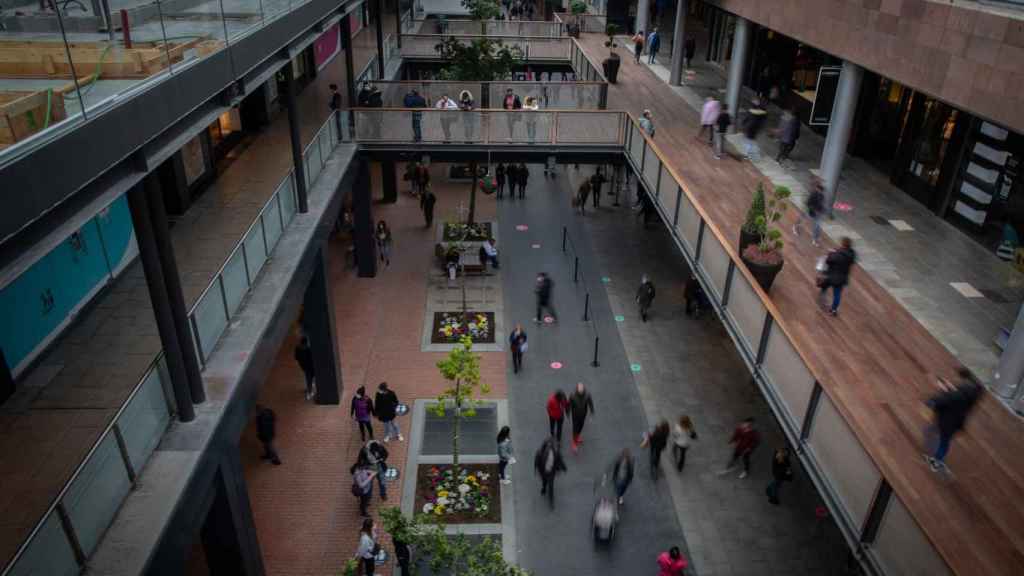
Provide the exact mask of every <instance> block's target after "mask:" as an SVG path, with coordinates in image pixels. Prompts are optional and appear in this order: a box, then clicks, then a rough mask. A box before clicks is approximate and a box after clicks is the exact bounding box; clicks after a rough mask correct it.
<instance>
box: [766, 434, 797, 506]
mask: <svg viewBox="0 0 1024 576" xmlns="http://www.w3.org/2000/svg"><path fill="white" fill-rule="evenodd" d="M792 479H793V467H792V466H791V465H790V463H789V450H787V449H785V448H776V449H775V455H774V456H772V481H771V482H769V483H768V488H766V489H765V493H766V494H768V501H769V502H771V503H772V504H774V505H776V506H778V505H779V488H781V487H782V483H783V482H789V481H790V480H792Z"/></svg>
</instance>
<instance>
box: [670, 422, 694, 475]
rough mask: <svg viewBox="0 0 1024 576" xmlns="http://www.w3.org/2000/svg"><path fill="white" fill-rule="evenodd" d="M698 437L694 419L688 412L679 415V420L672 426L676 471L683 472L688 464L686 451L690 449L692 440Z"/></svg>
mask: <svg viewBox="0 0 1024 576" xmlns="http://www.w3.org/2000/svg"><path fill="white" fill-rule="evenodd" d="M696 439H697V430H696V429H694V427H693V421H692V420H690V417H689V416H687V415H686V414H683V415H682V416H680V417H679V421H678V422H676V423H675V424H674V425H673V426H672V454H673V455H674V456H675V459H676V471H678V472H682V471H683V467H684V466H686V452H687V450H689V449H690V442H691V441H692V440H696Z"/></svg>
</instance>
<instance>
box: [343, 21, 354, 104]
mask: <svg viewBox="0 0 1024 576" xmlns="http://www.w3.org/2000/svg"><path fill="white" fill-rule="evenodd" d="M341 48H342V49H343V50H344V51H345V94H346V95H347V96H348V100H347V101H346V102H345V105H346V106H348V107H349V108H351V107H352V106H355V104H356V72H355V64H353V62H352V13H348V14H345V16H344V17H342V19H341Z"/></svg>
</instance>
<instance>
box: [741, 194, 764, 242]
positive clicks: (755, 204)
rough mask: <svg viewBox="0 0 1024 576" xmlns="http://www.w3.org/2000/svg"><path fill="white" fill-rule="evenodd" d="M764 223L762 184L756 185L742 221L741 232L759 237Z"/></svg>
mask: <svg viewBox="0 0 1024 576" xmlns="http://www.w3.org/2000/svg"><path fill="white" fill-rule="evenodd" d="M764 222H765V221H764V184H761V183H758V184H757V190H755V191H754V198H753V200H751V201H750V208H747V217H746V219H744V220H743V231H744V232H746V233H748V234H757V235H760V234H761V233H763V232H764Z"/></svg>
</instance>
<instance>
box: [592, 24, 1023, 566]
mask: <svg viewBox="0 0 1024 576" xmlns="http://www.w3.org/2000/svg"><path fill="white" fill-rule="evenodd" d="M603 40H604V38H603V37H602V36H598V35H594V34H587V35H584V37H583V38H582V39H581V45H582V46H583V48H584V50H585V51H586V52H587V54H588V55H589V57H590V59H591V61H592V62H600V61H601V60H602V59H603V58H604V57H605V55H606V54H607V50H608V49H607V48H605V47H604V45H603ZM608 100H609V104H608V107H609V108H610V109H624V110H628V111H630V112H632V113H633V114H635V115H639V113H640V112H641V111H642V110H643V109H644V108H649V109H651V111H652V112H653V115H654V118H655V122H656V123H657V127H658V131H657V137H656V141H655V142H656V145H657V147H658V149H659V150H660V151H661V153H662V155H663V157H664V158H665V160H666V162H667V163H668V164H669V165H671V166H672V167H673V168H674V169H675V171H676V172H677V173H678V174H679V175H680V176H681V177H682V178H683V181H684V184H685V185H686V186H687V187H688V189H689V192H690V193H691V194H692V196H693V197H694V198H696V200H697V201H698V202H699V203H700V205H701V206H702V207H703V209H704V210H705V211H706V212H707V214H708V216H709V218H710V219H711V220H712V221H714V222H715V223H716V224H717V225H718V227H719V228H720V229H721V230H723V231H724V233H725V234H726V236H727V237H728V236H729V235H731V234H736V235H737V236H738V232H737V230H738V229H739V227H740V225H741V223H742V221H743V218H744V214H745V212H746V209H747V207H748V205H749V201H750V194H751V192H752V191H753V190H754V188H755V187H756V184H757V183H758V182H760V181H763V180H764V177H763V176H762V175H761V174H760V173H759V172H758V171H757V170H756V168H755V167H753V166H751V164H750V163H749V162H740V161H738V160H736V159H732V158H729V159H723V160H722V161H715V160H714V158H713V157H712V156H711V154H710V153H709V151H708V149H707V147H706V145H704V144H701V143H699V142H697V141H695V139H694V135H695V133H696V132H697V130H698V116H697V113H696V111H694V110H692V109H690V108H689V107H686V106H682V105H681V103H680V100H679V97H678V96H677V95H676V94H675V93H674V91H673V90H672V89H671V88H669V87H668V86H667V85H666V84H665V83H664V82H662V81H661V80H660V79H659V78H657V77H656V76H655V75H654V74H653V73H652V72H651V71H650V70H649V69H648V68H647V66H646V65H637V64H634V63H633V61H632V59H628V58H625V57H624V58H623V64H622V67H621V69H620V71H619V78H618V84H616V85H613V86H611V87H610V89H609V95H608ZM795 219H796V214H794V213H792V211H791V212H790V213H789V214H787V215H786V217H785V218H784V220H783V221H782V224H783V226H782V229H783V232H784V237H785V239H786V241H787V242H786V248H785V255H786V265H785V268H784V269H783V271H782V273H781V274H780V275H779V277H778V278H777V279H776V281H775V284H774V286H773V287H772V291H771V300H772V302H773V304H774V306H775V308H777V309H778V311H779V313H780V314H781V317H782V319H783V320H781V323H783V324H784V325H785V326H786V329H787V332H788V333H789V334H790V336H791V337H792V338H794V340H795V343H796V345H797V347H798V348H799V349H800V350H801V351H802V354H803V356H804V357H805V358H806V359H807V360H808V361H810V362H811V368H812V372H813V373H814V374H816V375H817V377H818V380H819V381H820V383H821V385H822V387H823V389H824V391H825V392H826V393H827V394H828V395H829V397H830V398H831V399H832V400H833V401H834V402H836V403H837V404H838V405H839V406H840V408H839V409H840V411H841V412H842V413H843V415H844V417H845V420H846V421H847V423H848V424H849V425H850V426H851V428H852V430H853V431H854V434H856V436H857V438H858V439H859V440H860V442H861V443H862V444H863V445H864V446H865V449H866V450H867V452H868V453H869V454H870V455H871V458H872V460H873V461H874V462H875V464H876V465H877V466H878V467H879V470H880V471H881V474H882V475H883V476H884V477H885V478H886V479H888V481H889V482H890V483H891V484H892V486H893V488H894V489H895V492H896V494H897V495H899V496H900V497H901V499H902V500H903V501H904V503H905V504H906V506H907V508H908V509H909V510H910V511H911V513H912V515H913V516H914V518H915V519H916V520H917V521H918V523H919V524H920V525H921V526H922V528H923V530H924V531H925V532H926V533H927V535H928V536H929V537H930V538H931V540H932V541H933V542H934V543H935V545H936V547H937V548H938V549H940V550H941V551H942V552H943V557H944V559H945V560H946V562H947V563H949V564H950V565H952V566H953V567H954V570H955V571H957V572H959V573H962V574H968V573H972V572H974V573H978V572H983V573H992V574H996V573H1013V572H1019V571H1021V570H1024V560H1022V555H1021V551H1022V550H1024V539H1022V538H1021V537H1020V534H1021V533H1022V532H1024V511H1021V510H1020V509H1018V508H1016V507H1013V506H1006V505H1005V502H1006V500H1007V499H1008V498H1012V496H1011V495H1012V494H1015V493H1017V492H1019V491H1020V490H1021V489H1022V488H1024V463H1021V462H1020V461H1019V459H1018V458H1016V457H1015V455H1016V454H1018V453H1019V452H1020V451H1021V450H1022V449H1024V440H1022V437H1021V434H1020V426H1021V425H1020V423H1019V422H1018V421H1017V419H1016V418H1015V417H1014V416H1012V415H1011V414H1009V413H1008V412H1007V411H1006V409H1005V408H1004V407H1003V406H1002V405H1001V404H1000V403H999V402H998V401H997V400H994V399H993V398H991V397H990V396H986V397H984V398H983V399H982V401H981V402H980V403H979V406H978V408H977V409H976V410H975V414H974V417H973V418H972V420H971V422H970V423H969V424H968V427H967V429H966V430H965V432H964V433H963V434H962V435H961V436H960V437H958V438H957V440H956V442H955V444H956V445H955V446H954V449H953V451H952V452H951V454H950V456H949V458H948V460H947V462H948V464H949V466H950V468H951V469H952V470H953V472H954V474H955V480H953V481H951V482H943V481H942V480H941V479H940V478H939V477H937V476H936V475H935V474H933V473H932V472H930V471H929V470H928V468H927V466H924V465H923V464H922V462H923V461H922V460H921V451H922V449H923V448H922V443H921V439H920V431H921V430H922V429H923V428H924V427H925V426H926V425H927V424H928V422H929V419H930V413H929V411H928V409H927V408H926V407H925V406H924V404H923V402H922V401H923V400H924V399H926V398H928V397H930V396H931V395H933V394H935V393H936V391H937V390H938V386H937V383H936V380H935V377H936V376H937V375H943V376H948V377H953V371H954V368H955V367H956V366H957V365H958V364H959V362H958V361H957V359H956V358H955V357H954V356H953V355H952V354H951V353H950V352H949V351H948V350H946V348H944V347H943V346H942V345H941V344H940V343H939V342H938V341H937V340H936V339H935V338H934V337H933V336H932V335H931V334H930V333H929V332H928V331H927V330H926V329H925V328H924V327H923V326H922V325H921V324H920V323H918V322H917V321H916V320H915V319H914V318H913V316H911V314H910V313H909V312H908V311H907V310H906V309H905V308H904V307H903V306H902V305H901V304H900V303H899V302H898V301H896V300H895V299H894V298H893V297H892V295H891V294H889V293H888V292H887V291H886V290H885V289H884V288H882V287H881V286H880V285H879V284H878V283H877V282H876V281H875V280H874V279H873V278H872V277H871V276H870V275H869V274H866V273H864V271H863V270H862V269H861V268H859V267H857V268H855V269H854V271H853V274H852V279H851V285H850V286H849V288H848V289H847V290H846V291H845V292H844V297H843V306H842V309H841V310H840V312H839V316H838V317H837V318H832V317H829V316H826V315H825V314H823V313H822V312H821V311H820V310H819V309H818V307H817V306H815V305H814V300H813V299H814V295H815V292H816V289H815V287H814V278H815V272H814V263H815V260H816V259H817V258H818V257H819V256H820V255H821V254H822V251H821V250H817V249H814V248H813V247H812V246H811V245H810V243H809V242H807V239H806V238H804V239H797V238H794V237H793V235H792V232H790V231H789V228H790V226H791V224H792V223H793V222H794V221H795ZM672 257H674V258H681V256H679V255H676V254H673V255H672ZM968 525H971V526H972V530H971V531H969V532H964V531H963V530H962V527H963V526H968Z"/></svg>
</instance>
